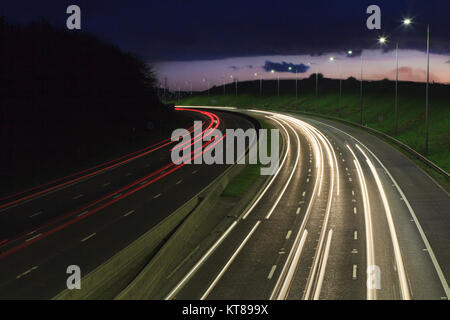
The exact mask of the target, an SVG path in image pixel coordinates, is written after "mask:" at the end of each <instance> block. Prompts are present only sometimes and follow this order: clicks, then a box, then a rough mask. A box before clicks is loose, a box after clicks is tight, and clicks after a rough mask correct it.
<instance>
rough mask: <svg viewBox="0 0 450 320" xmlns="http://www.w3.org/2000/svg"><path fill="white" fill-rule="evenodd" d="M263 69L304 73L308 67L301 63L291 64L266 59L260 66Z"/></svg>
mask: <svg viewBox="0 0 450 320" xmlns="http://www.w3.org/2000/svg"><path fill="white" fill-rule="evenodd" d="M262 68H263V69H264V70H265V71H267V72H270V71H272V70H274V71H276V72H290V73H305V72H306V71H308V69H309V68H310V67H309V66H307V65H304V64H303V63H300V64H293V63H290V62H285V61H283V62H272V61H266V63H265V64H264V66H263V67H262Z"/></svg>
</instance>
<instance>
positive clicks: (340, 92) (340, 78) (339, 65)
mask: <svg viewBox="0 0 450 320" xmlns="http://www.w3.org/2000/svg"><path fill="white" fill-rule="evenodd" d="M349 52H350V51H349ZM334 60H336V59H335V58H334V57H330V61H331V62H333V61H334ZM338 69H339V116H340V114H341V100H342V65H341V63H340V62H339V63H338Z"/></svg>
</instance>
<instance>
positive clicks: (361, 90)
mask: <svg viewBox="0 0 450 320" xmlns="http://www.w3.org/2000/svg"><path fill="white" fill-rule="evenodd" d="M359 124H360V125H363V52H362V51H361V78H360V90H359Z"/></svg>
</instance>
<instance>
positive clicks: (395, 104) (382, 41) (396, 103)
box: [378, 19, 411, 135]
mask: <svg viewBox="0 0 450 320" xmlns="http://www.w3.org/2000/svg"><path fill="white" fill-rule="evenodd" d="M406 20H408V21H409V22H408V23H406V22H404V24H410V23H411V20H409V19H405V21H406ZM386 41H387V40H386V38H385V37H380V38H379V39H378V42H379V43H380V44H381V45H384V44H385V43H386ZM394 101H395V102H394V135H397V131H398V41H397V42H396V43H395V100H394Z"/></svg>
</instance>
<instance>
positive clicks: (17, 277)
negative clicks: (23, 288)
mask: <svg viewBox="0 0 450 320" xmlns="http://www.w3.org/2000/svg"><path fill="white" fill-rule="evenodd" d="M37 268H39V266H34V267H32V268H30V269H28V270H27V271H25V272H23V273H21V274H19V275H18V276H16V279H20V278H22V277H23V276H26V275H27V274H29V273H30V272H31V271H33V270H36V269H37Z"/></svg>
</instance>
